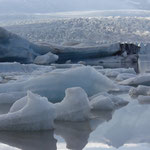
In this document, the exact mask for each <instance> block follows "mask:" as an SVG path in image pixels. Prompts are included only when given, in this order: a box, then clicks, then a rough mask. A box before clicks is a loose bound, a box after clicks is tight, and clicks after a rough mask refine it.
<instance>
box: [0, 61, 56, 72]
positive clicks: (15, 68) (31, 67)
mask: <svg viewBox="0 0 150 150" xmlns="http://www.w3.org/2000/svg"><path fill="white" fill-rule="evenodd" d="M44 69H45V70H49V71H52V70H53V67H51V66H39V65H35V64H20V63H17V62H14V63H9V62H7V63H0V73H2V74H4V73H16V72H17V73H33V72H35V71H44Z"/></svg>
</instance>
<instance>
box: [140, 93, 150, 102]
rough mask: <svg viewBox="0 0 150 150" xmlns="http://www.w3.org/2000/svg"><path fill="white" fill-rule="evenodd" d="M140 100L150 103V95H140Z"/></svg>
mask: <svg viewBox="0 0 150 150" xmlns="http://www.w3.org/2000/svg"><path fill="white" fill-rule="evenodd" d="M138 102H139V103H140V104H150V96H143V95H139V96H138Z"/></svg>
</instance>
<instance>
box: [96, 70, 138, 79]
mask: <svg viewBox="0 0 150 150" xmlns="http://www.w3.org/2000/svg"><path fill="white" fill-rule="evenodd" d="M98 71H99V72H101V73H102V74H104V75H106V76H108V77H117V76H118V75H119V74H124V73H126V74H133V75H136V72H135V70H134V69H133V68H116V69H99V70H98Z"/></svg>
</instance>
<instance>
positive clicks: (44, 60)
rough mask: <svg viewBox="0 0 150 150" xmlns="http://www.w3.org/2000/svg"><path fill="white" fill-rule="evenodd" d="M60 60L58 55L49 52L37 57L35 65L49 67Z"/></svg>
mask: <svg viewBox="0 0 150 150" xmlns="http://www.w3.org/2000/svg"><path fill="white" fill-rule="evenodd" d="M58 58H59V57H58V56H57V55H55V54H52V53H51V52H48V53H47V54H44V55H40V56H37V57H36V58H35V59H34V63H35V64H38V65H49V64H51V63H54V62H55V61H57V60H58Z"/></svg>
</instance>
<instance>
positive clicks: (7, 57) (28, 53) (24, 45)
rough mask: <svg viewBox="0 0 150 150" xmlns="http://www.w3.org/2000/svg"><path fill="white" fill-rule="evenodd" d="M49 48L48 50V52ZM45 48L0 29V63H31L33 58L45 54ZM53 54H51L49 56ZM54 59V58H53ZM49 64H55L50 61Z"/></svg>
mask: <svg viewBox="0 0 150 150" xmlns="http://www.w3.org/2000/svg"><path fill="white" fill-rule="evenodd" d="M50 49H51V48H49V51H50ZM47 52H48V50H47V49H46V50H45V47H42V46H38V45H36V44H33V43H31V42H29V41H27V40H25V39H23V38H21V37H19V36H18V35H16V34H13V33H11V32H8V31H7V30H5V29H3V28H1V27H0V61H1V62H14V61H17V62H22V63H32V62H33V61H34V59H35V57H37V56H40V55H43V54H46V53H47ZM52 55H53V54H52V53H51V56H52ZM53 57H54V56H53ZM52 60H53V59H51V62H55V61H52Z"/></svg>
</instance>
